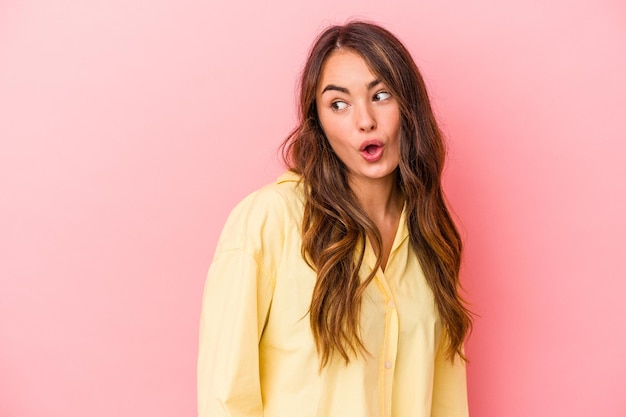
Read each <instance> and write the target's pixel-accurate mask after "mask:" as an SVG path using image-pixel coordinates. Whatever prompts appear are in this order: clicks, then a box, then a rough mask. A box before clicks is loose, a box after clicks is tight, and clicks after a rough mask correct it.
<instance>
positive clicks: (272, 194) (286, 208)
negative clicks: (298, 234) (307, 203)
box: [220, 171, 304, 249]
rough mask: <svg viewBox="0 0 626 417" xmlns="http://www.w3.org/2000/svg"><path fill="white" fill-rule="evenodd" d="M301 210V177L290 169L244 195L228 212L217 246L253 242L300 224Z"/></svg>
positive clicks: (302, 198) (270, 238) (254, 243)
mask: <svg viewBox="0 0 626 417" xmlns="http://www.w3.org/2000/svg"><path fill="white" fill-rule="evenodd" d="M303 210H304V193H303V183H302V181H301V177H300V176H299V175H298V174H296V173H294V172H291V171H288V172H286V173H284V174H282V175H281V176H280V177H278V179H277V180H276V181H274V182H272V183H270V184H267V185H265V186H263V187H261V188H260V189H258V190H256V191H254V192H252V193H250V194H248V195H247V196H246V197H244V198H243V199H242V200H241V201H240V202H239V203H238V204H237V205H236V206H235V207H234V208H233V210H232V211H231V212H230V215H229V216H228V219H227V221H226V224H225V226H224V229H223V231H222V236H221V238H220V246H222V248H223V249H226V248H225V247H224V246H225V245H226V246H233V245H236V246H242V245H243V246H253V247H256V248H257V249H258V248H259V246H263V244H264V242H267V241H268V240H274V239H277V238H280V237H281V235H282V234H284V233H286V231H287V230H288V229H290V228H292V227H298V228H299V227H300V224H301V222H302V213H303Z"/></svg>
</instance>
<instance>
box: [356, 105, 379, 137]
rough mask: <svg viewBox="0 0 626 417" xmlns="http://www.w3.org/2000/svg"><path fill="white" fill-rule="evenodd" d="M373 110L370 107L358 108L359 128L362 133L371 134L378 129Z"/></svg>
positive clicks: (357, 119) (357, 120) (357, 121)
mask: <svg viewBox="0 0 626 417" xmlns="http://www.w3.org/2000/svg"><path fill="white" fill-rule="evenodd" d="M372 110H373V109H371V108H370V106H368V105H363V106H358V108H357V111H356V123H357V127H358V128H359V130H360V131H362V132H370V131H372V130H374V129H376V118H375V117H374V112H373V111H372Z"/></svg>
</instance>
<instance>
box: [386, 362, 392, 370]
mask: <svg viewBox="0 0 626 417" xmlns="http://www.w3.org/2000/svg"><path fill="white" fill-rule="evenodd" d="M385 368H387V369H390V368H391V362H389V361H387V362H385Z"/></svg>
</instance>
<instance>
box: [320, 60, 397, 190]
mask: <svg viewBox="0 0 626 417" xmlns="http://www.w3.org/2000/svg"><path fill="white" fill-rule="evenodd" d="M316 102H317V103H316V104H317V114H318V116H319V119H320V123H321V125H322V128H323V130H324V133H325V134H326V137H327V138H328V142H329V143H330V146H331V147H332V148H333V151H334V152H335V154H336V155H337V156H338V157H339V159H341V161H342V162H343V163H344V164H345V165H346V167H347V168H348V175H349V180H350V181H351V183H352V184H355V181H356V182H365V183H367V181H374V180H375V181H379V180H386V181H388V180H391V179H393V178H394V172H395V170H396V168H397V167H398V163H399V159H400V138H399V137H400V109H399V106H398V103H397V101H396V99H395V98H394V97H393V96H392V95H391V93H390V92H389V90H388V88H387V86H386V85H385V84H384V83H383V82H382V81H381V80H379V79H378V78H377V77H376V76H375V75H374V74H372V72H371V71H370V69H369V68H368V66H367V64H366V63H365V61H364V60H363V58H361V56H360V55H358V54H356V53H355V52H352V51H348V50H337V51H335V52H333V53H332V54H331V55H330V56H329V57H328V58H327V59H326V61H325V63H324V65H323V66H322V73H321V77H320V82H319V86H318V88H317V92H316Z"/></svg>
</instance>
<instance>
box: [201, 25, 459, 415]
mask: <svg viewBox="0 0 626 417" xmlns="http://www.w3.org/2000/svg"><path fill="white" fill-rule="evenodd" d="M299 117H300V120H299V122H300V123H299V126H298V127H297V128H296V129H295V130H294V131H293V132H292V134H291V135H290V136H289V137H288V139H287V140H286V141H285V143H284V144H283V151H284V155H285V161H286V164H287V166H288V167H289V171H288V172H287V173H286V174H284V175H283V176H281V177H280V178H279V179H278V180H277V181H276V183H274V184H271V185H268V186H266V187H264V188H262V189H260V190H258V191H256V192H255V193H253V194H251V195H250V196H248V197H247V198H245V199H244V200H243V201H242V202H241V203H240V204H239V205H238V206H237V207H236V208H235V209H234V210H233V212H232V213H231V215H230V217H229V219H228V221H227V223H226V226H225V228H224V230H223V232H222V236H221V237H220V240H219V243H218V246H217V248H216V252H215V256H214V259H213V263H212V265H211V268H210V270H209V274H208V278H207V284H206V287H205V293H204V301H203V311H202V319H201V331H200V351H199V359H198V407H199V415H200V416H201V417H209V416H211V417H218V416H272V417H308V416H311V417H313V416H316V417H321V416H323V417H334V416H337V417H361V416H381V417H382V416H385V417H389V416H411V417H418V416H437V417H440V416H455V417H457V416H466V415H467V414H468V411H467V396H466V386H465V366H464V359H465V358H464V356H463V342H464V340H465V337H466V335H467V332H468V330H469V328H470V326H471V321H470V316H469V312H468V310H467V309H466V308H465V306H464V305H463V302H462V300H461V298H460V296H459V294H458V291H457V288H458V275H459V267H460V260H461V241H460V238H459V234H458V232H457V230H456V228H455V226H454V224H453V222H452V220H451V218H450V215H449V213H448V210H447V209H446V206H445V203H444V199H443V192H442V189H441V172H442V168H443V162H444V154H445V149H444V145H443V142H442V138H441V134H440V132H439V128H438V127H437V123H436V121H435V118H434V116H433V112H432V109H431V107H430V104H429V100H428V96H427V92H426V88H425V86H424V82H423V80H422V78H421V75H420V74H419V71H418V69H417V67H416V66H415V63H414V62H413V60H412V58H411V56H410V54H409V53H408V51H407V50H406V49H405V47H404V46H403V45H402V44H401V43H400V41H398V40H397V39H396V38H395V37H394V36H393V35H392V34H391V33H389V32H388V31H386V30H385V29H383V28H381V27H379V26H376V25H373V24H369V23H364V22H352V23H348V24H347V25H345V26H333V27H330V28H328V29H327V30H325V31H324V32H323V33H322V34H321V35H320V37H319V38H318V39H317V41H316V42H315V44H314V45H313V48H312V50H311V52H310V54H309V57H308V60H307V62H306V65H305V68H304V71H303V74H302V79H301V85H300V115H299Z"/></svg>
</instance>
